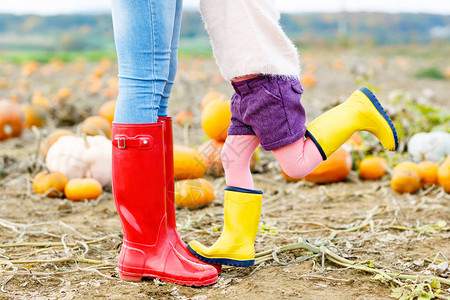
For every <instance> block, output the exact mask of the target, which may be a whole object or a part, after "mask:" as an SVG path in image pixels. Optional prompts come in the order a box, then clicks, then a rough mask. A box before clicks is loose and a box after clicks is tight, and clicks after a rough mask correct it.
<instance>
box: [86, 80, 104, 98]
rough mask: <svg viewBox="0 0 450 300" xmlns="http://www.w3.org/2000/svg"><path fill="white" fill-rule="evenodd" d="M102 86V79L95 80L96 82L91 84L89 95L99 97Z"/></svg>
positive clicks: (93, 81)
mask: <svg viewBox="0 0 450 300" xmlns="http://www.w3.org/2000/svg"><path fill="white" fill-rule="evenodd" d="M102 86H103V82H102V81H101V80H100V79H97V78H95V79H94V80H92V81H90V82H89V87H88V94H89V95H97V94H98V93H100V90H101V89H102Z"/></svg>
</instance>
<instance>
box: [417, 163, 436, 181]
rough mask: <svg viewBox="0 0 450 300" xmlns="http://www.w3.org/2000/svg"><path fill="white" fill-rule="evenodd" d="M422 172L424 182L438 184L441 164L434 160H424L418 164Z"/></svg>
mask: <svg viewBox="0 0 450 300" xmlns="http://www.w3.org/2000/svg"><path fill="white" fill-rule="evenodd" d="M418 167H419V169H420V171H421V173H422V181H423V184H437V183H438V180H437V172H438V169H439V165H438V164H437V163H435V162H434V161H423V162H421V163H420V164H419V165H418Z"/></svg>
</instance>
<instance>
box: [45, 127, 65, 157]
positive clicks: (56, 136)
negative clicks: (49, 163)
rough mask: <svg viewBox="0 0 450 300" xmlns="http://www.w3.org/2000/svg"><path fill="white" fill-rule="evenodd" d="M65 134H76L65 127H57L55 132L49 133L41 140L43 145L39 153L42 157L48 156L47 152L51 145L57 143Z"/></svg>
mask: <svg viewBox="0 0 450 300" xmlns="http://www.w3.org/2000/svg"><path fill="white" fill-rule="evenodd" d="M65 135H74V134H73V133H72V132H71V131H69V130H65V129H57V130H55V131H54V132H52V133H51V134H49V135H48V136H47V137H46V138H45V139H44V140H43V141H42V142H41V147H40V149H39V154H40V155H41V156H42V157H45V156H47V152H48V149H50V147H51V146H52V145H53V144H54V143H56V141H57V140H58V139H59V138H60V137H62V136H65Z"/></svg>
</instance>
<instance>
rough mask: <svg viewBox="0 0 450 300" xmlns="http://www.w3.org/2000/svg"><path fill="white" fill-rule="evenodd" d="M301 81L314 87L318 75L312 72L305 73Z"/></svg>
mask: <svg viewBox="0 0 450 300" xmlns="http://www.w3.org/2000/svg"><path fill="white" fill-rule="evenodd" d="M300 81H301V83H302V85H303V86H304V87H307V88H308V87H314V86H315V85H316V83H317V80H316V76H315V75H314V74H312V73H303V74H302V78H301V80H300Z"/></svg>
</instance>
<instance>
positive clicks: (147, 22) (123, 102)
mask: <svg viewBox="0 0 450 300" xmlns="http://www.w3.org/2000/svg"><path fill="white" fill-rule="evenodd" d="M176 4H177V1H176V0H165V1H160V0H146V1H143V0H134V1H131V0H130V1H128V0H113V1H112V17H113V25H114V26H113V27H114V40H115V44H116V51H117V60H118V64H119V97H118V99H117V105H116V111H115V115H114V122H116V123H155V122H156V121H157V118H158V109H159V105H160V102H161V98H162V96H163V93H164V89H165V86H166V83H167V80H168V78H169V66H170V58H171V50H170V49H171V42H172V35H173V28H174V21H175V11H176Z"/></svg>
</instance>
